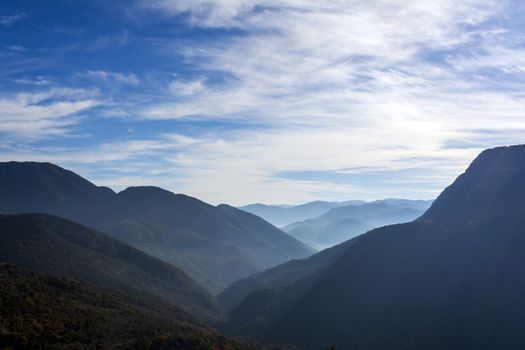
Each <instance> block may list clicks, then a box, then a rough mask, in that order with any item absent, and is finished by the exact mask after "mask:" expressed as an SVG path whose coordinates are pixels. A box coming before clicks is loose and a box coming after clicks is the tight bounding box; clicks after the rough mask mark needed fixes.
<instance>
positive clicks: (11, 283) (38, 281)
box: [0, 263, 284, 350]
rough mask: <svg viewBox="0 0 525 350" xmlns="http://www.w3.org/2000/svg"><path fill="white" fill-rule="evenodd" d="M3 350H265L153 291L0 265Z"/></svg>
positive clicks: (0, 317) (0, 328) (0, 330)
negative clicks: (183, 313) (128, 290)
mask: <svg viewBox="0 0 525 350" xmlns="http://www.w3.org/2000/svg"><path fill="white" fill-rule="evenodd" d="M0 281H2V283H0V305H2V307H0V348H1V349H39V348H40V349H44V348H58V349H62V348H74V349H101V348H103V349H181V350H189V349H192V350H264V349H284V348H281V347H273V346H271V347H265V346H261V345H257V344H254V343H251V344H250V343H249V342H248V341H232V340H228V339H227V338H225V337H223V336H221V335H220V334H218V333H217V332H216V331H214V330H213V329H210V328H207V327H205V326H202V325H199V324H195V323H192V322H189V321H187V320H185V319H184V318H180V317H179V316H180V311H179V310H178V309H177V308H174V307H173V306H172V305H170V304H167V303H165V302H163V301H161V300H160V299H158V298H155V297H153V296H147V295H142V296H141V297H140V298H136V297H133V296H129V295H126V294H122V293H117V292H114V291H110V290H106V289H101V288H98V287H95V286H93V285H89V284H85V283H79V282H74V281H71V280H67V279H64V278H57V277H53V276H48V275H40V274H35V273H31V272H27V271H24V270H22V269H20V268H17V267H15V266H14V265H11V264H6V263H2V264H0Z"/></svg>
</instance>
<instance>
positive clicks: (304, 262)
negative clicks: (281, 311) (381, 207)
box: [216, 237, 359, 312]
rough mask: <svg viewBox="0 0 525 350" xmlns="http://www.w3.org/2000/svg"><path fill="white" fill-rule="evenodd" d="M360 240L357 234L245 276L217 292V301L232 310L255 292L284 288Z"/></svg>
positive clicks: (226, 309) (335, 258) (325, 265)
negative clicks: (306, 256) (301, 257)
mask: <svg viewBox="0 0 525 350" xmlns="http://www.w3.org/2000/svg"><path fill="white" fill-rule="evenodd" d="M358 240H359V237H355V238H353V239H350V240H348V241H346V242H343V243H341V244H338V245H336V246H333V247H331V248H327V249H324V250H322V251H320V252H319V253H315V254H314V255H312V256H310V257H308V258H304V259H296V260H290V261H288V262H285V263H283V264H280V265H278V266H275V267H272V268H270V269H267V270H265V271H262V272H258V273H254V274H253V275H251V276H248V277H245V278H242V279H240V280H238V281H236V282H234V283H232V284H231V285H230V286H228V288H226V289H225V290H223V291H222V292H221V293H220V294H219V295H217V297H216V299H217V302H218V303H219V305H220V306H221V307H222V308H223V309H224V310H225V311H226V312H230V311H232V310H233V309H234V308H235V307H236V306H237V305H239V303H240V302H241V301H242V300H243V299H244V298H246V297H247V296H248V295H249V294H250V293H252V292H253V291H256V290H260V289H280V288H284V287H287V286H290V285H292V284H294V283H295V282H297V281H299V280H301V279H303V278H306V277H309V276H313V275H316V274H318V273H319V272H320V271H322V270H323V269H324V268H326V267H327V266H330V265H331V264H332V263H333V262H334V261H336V260H337V258H339V257H340V256H341V255H342V254H343V253H344V252H345V251H346V250H347V249H349V248H350V247H351V246H352V245H354V244H355V243H357V241H358Z"/></svg>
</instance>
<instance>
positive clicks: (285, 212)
mask: <svg viewBox="0 0 525 350" xmlns="http://www.w3.org/2000/svg"><path fill="white" fill-rule="evenodd" d="M364 203H366V202H364V201H359V200H350V201H344V202H325V201H314V202H308V203H304V204H299V205H268V204H261V203H256V204H248V205H245V206H242V207H239V209H242V210H244V211H247V212H249V213H252V214H255V215H257V216H259V217H261V218H263V219H264V220H266V221H268V222H270V223H272V224H273V225H275V226H277V227H284V226H286V225H290V224H291V223H294V222H298V221H303V220H307V219H311V218H314V217H317V216H320V215H323V214H325V213H326V212H328V211H329V210H330V209H333V208H337V207H342V206H345V205H352V204H353V205H358V204H364Z"/></svg>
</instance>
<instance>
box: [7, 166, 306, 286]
mask: <svg viewBox="0 0 525 350" xmlns="http://www.w3.org/2000/svg"><path fill="white" fill-rule="evenodd" d="M0 212H5V213H28V212H42V213H49V214H54V215H58V216H63V217H66V218H68V219H71V220H74V221H77V222H80V223H82V224H85V225H88V226H90V227H93V228H96V229H98V230H100V231H102V232H105V233H107V234H109V235H111V236H113V237H115V238H117V239H119V240H122V241H123V242H126V243H128V244H130V245H132V246H134V247H137V248H139V249H141V250H144V251H146V252H148V253H149V254H151V255H154V256H156V257H159V258H161V259H163V260H165V261H168V262H170V263H173V264H175V265H176V266H178V267H180V268H182V269H183V270H184V271H186V272H188V273H189V274H190V275H191V276H192V277H193V278H194V279H196V280H197V281H198V282H199V283H201V284H202V285H204V286H205V287H206V288H208V289H209V290H210V291H212V292H214V293H216V292H219V291H220V290H222V289H223V288H225V287H226V286H227V285H229V284H230V283H232V282H233V281H235V280H237V279H239V278H242V277H246V276H248V275H250V274H252V273H254V272H256V271H259V270H262V269H266V268H268V267H271V266H275V265H277V264H280V263H283V262H285V261H288V260H290V259H294V258H302V257H306V256H308V255H310V254H311V253H312V252H313V250H312V249H310V248H309V247H307V246H305V245H304V244H303V243H301V242H299V241H298V240H296V239H294V238H292V237H290V236H289V235H287V234H286V233H284V232H282V231H281V230H279V229H277V228H276V227H274V226H272V225H271V224H269V223H267V222H265V221H264V220H261V219H260V218H258V217H256V216H254V215H251V214H247V213H245V212H243V211H241V210H238V209H235V208H232V207H228V206H218V207H215V206H212V205H209V204H207V203H204V202H202V201H200V200H198V199H195V198H192V197H189V196H185V195H181V194H174V193H171V192H169V191H166V190H163V189H160V188H157V187H130V188H128V189H126V190H124V191H122V192H120V193H118V194H117V193H114V192H113V191H112V190H110V189H108V188H105V187H98V186H96V185H94V184H92V183H91V182H89V181H87V180H85V179H83V178H82V177H80V176H78V175H76V174H75V173H73V172H71V171H68V170H65V169H62V168H60V167H58V166H56V165H53V164H49V163H35V162H23V163H20V162H7V163H0Z"/></svg>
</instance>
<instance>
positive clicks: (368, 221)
mask: <svg viewBox="0 0 525 350" xmlns="http://www.w3.org/2000/svg"><path fill="white" fill-rule="evenodd" d="M431 203H432V201H423V200H406V199H386V200H379V201H374V202H370V203H366V204H361V205H347V206H342V207H337V208H334V209H331V210H329V211H328V212H327V213H325V214H324V215H321V216H319V217H316V218H313V219H308V220H305V221H300V222H296V223H293V224H290V225H288V226H286V227H284V228H283V230H284V231H285V232H287V233H288V234H290V235H291V236H293V237H295V238H297V239H299V240H301V241H303V242H305V243H307V244H309V245H310V246H312V247H316V248H321V249H322V248H326V247H330V246H333V245H335V244H338V243H341V242H344V241H346V240H347V239H350V238H352V237H355V236H357V235H359V234H362V233H365V232H367V231H369V230H371V229H373V228H376V227H380V226H384V225H390V224H397V223H402V222H408V221H412V220H414V219H417V218H418V217H419V216H421V215H422V214H423V213H424V212H425V210H427V209H428V207H429V206H430V204H431Z"/></svg>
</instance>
